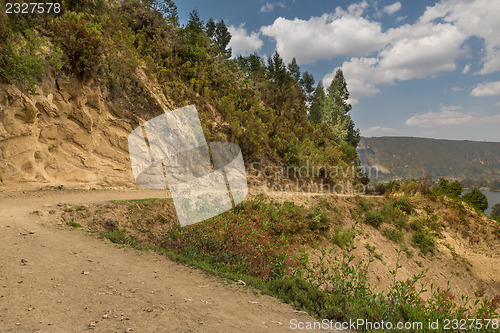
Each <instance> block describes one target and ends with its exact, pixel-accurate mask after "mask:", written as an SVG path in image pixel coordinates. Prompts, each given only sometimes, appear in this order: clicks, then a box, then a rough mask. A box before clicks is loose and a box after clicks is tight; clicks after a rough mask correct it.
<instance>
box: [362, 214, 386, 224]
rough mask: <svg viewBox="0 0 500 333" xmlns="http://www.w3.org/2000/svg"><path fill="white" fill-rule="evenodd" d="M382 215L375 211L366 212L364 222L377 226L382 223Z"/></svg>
mask: <svg viewBox="0 0 500 333" xmlns="http://www.w3.org/2000/svg"><path fill="white" fill-rule="evenodd" d="M382 221H383V219H382V216H381V215H380V214H379V213H377V212H366V214H365V223H367V224H370V225H371V226H374V227H375V228H378V227H379V226H380V225H381V224H382Z"/></svg>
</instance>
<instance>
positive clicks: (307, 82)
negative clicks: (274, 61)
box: [300, 72, 314, 107]
mask: <svg viewBox="0 0 500 333" xmlns="http://www.w3.org/2000/svg"><path fill="white" fill-rule="evenodd" d="M300 86H301V87H302V90H303V91H304V94H305V95H306V102H307V104H308V107H310V106H311V105H310V104H311V102H312V93H313V92H314V76H313V75H312V74H311V73H309V72H304V73H302V79H301V80H300Z"/></svg>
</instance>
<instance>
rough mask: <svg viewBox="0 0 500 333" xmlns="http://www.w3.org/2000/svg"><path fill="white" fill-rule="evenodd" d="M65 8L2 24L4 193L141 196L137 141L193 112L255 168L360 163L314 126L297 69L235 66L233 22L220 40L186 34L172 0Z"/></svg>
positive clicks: (66, 4)
mask: <svg viewBox="0 0 500 333" xmlns="http://www.w3.org/2000/svg"><path fill="white" fill-rule="evenodd" d="M2 2H3V1H2ZM159 4H162V5H161V6H160V5H159ZM60 8H61V11H60V12H58V13H52V14H50V15H40V16H36V17H31V16H29V15H24V16H23V15H20V14H12V15H11V14H6V13H4V12H3V11H2V12H1V13H0V40H1V41H2V43H1V44H0V156H1V159H0V186H17V187H19V186H18V185H19V184H20V183H22V184H24V186H25V187H26V186H32V187H35V188H36V187H38V188H39V187H42V186H45V185H50V186H59V185H61V184H65V185H68V184H73V185H74V186H83V187H87V188H88V187H95V186H98V187H102V186H104V187H110V186H134V184H133V181H132V174H131V170H130V163H129V161H128V156H127V155H128V151H127V135H128V134H129V133H130V132H131V131H132V129H134V128H136V127H137V126H139V125H141V124H143V123H144V122H145V121H147V120H149V119H151V118H153V117H155V116H157V115H159V114H161V113H163V112H168V111H171V110H174V109H177V108H180V107H184V106H187V105H190V104H195V105H196V107H197V109H198V111H199V115H200V120H201V123H202V126H203V130H204V132H205V137H206V139H207V141H228V142H234V143H236V144H238V145H239V146H240V147H241V150H242V153H243V158H244V160H245V163H246V164H247V165H249V164H251V163H256V164H258V165H260V166H261V167H266V166H270V167H275V166H291V167H300V166H303V165H310V164H316V165H326V166H331V167H335V166H342V167H344V168H347V167H348V166H350V165H351V163H352V162H353V161H355V160H356V158H357V156H356V153H355V150H354V146H355V145H356V143H357V141H355V140H354V141H353V142H354V144H353V145H351V144H349V143H346V142H345V139H346V138H345V136H343V132H342V133H340V132H339V133H340V134H339V133H337V132H335V130H334V129H335V128H337V127H338V126H337V127H335V126H334V125H335V124H329V125H330V126H329V125H326V124H312V123H311V122H309V121H308V119H307V104H306V98H307V97H308V93H307V92H306V91H305V90H304V87H303V86H302V83H301V82H302V80H301V72H300V68H299V67H298V65H297V64H296V63H295V65H294V66H292V65H293V64H288V65H287V64H285V63H284V62H283V60H282V59H281V57H280V56H279V54H278V53H275V55H274V56H273V58H272V59H270V60H269V61H268V63H267V64H266V63H265V62H264V60H263V59H262V58H260V57H259V56H256V55H253V56H250V57H247V58H243V57H239V58H237V59H229V55H230V50H229V49H227V43H228V42H229V40H230V35H228V32H227V27H226V26H225V25H224V23H223V21H220V22H219V23H218V24H217V25H216V26H214V27H212V28H213V29H215V35H214V33H213V32H212V33H209V31H210V29H211V28H210V29H209V27H208V25H207V26H206V25H204V24H203V23H202V22H201V21H200V20H199V18H192V19H191V20H190V21H189V23H188V24H187V25H186V26H182V27H181V26H180V25H179V24H178V17H177V12H176V6H175V4H174V3H173V2H171V1H160V2H158V1H134V0H127V1H123V2H122V1H119V2H114V1H112V2H106V1H104V0H97V1H63V3H62V6H61V7H60ZM211 22H212V23H213V20H212V21H211ZM207 24H208V23H207ZM342 79H343V78H342ZM340 100H341V103H343V99H342V98H341V99H340ZM349 124H350V125H349V126H351V125H352V126H351V127H353V126H354V125H353V124H352V122H351V123H349ZM351 178H352V177H351ZM351 180H352V181H356V179H351Z"/></svg>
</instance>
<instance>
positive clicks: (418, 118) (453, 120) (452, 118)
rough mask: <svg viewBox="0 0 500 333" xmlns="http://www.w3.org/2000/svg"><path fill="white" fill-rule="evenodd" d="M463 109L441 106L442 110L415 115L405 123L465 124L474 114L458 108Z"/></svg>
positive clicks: (428, 126)
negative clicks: (460, 110)
mask: <svg viewBox="0 0 500 333" xmlns="http://www.w3.org/2000/svg"><path fill="white" fill-rule="evenodd" d="M459 109H461V107H457V106H454V105H451V106H447V107H446V106H444V107H442V108H441V112H436V113H434V112H428V113H422V114H418V115H415V116H413V117H411V118H410V119H408V120H406V122H405V124H406V125H407V126H417V127H424V128H431V127H440V126H450V125H460V124H465V123H468V122H470V121H472V120H473V117H472V115H470V114H467V113H463V112H457V111H456V110H459Z"/></svg>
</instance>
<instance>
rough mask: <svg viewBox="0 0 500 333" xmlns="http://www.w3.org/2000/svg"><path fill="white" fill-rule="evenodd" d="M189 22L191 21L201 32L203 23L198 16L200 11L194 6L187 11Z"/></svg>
mask: <svg viewBox="0 0 500 333" xmlns="http://www.w3.org/2000/svg"><path fill="white" fill-rule="evenodd" d="M189 23H193V24H194V25H195V26H196V28H197V29H198V32H200V33H201V32H203V30H204V24H203V21H202V20H201V18H200V13H198V9H196V8H194V9H193V10H192V11H191V13H189Z"/></svg>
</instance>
